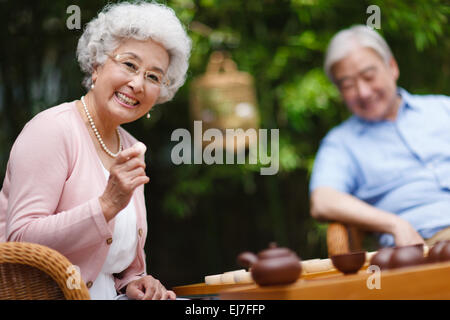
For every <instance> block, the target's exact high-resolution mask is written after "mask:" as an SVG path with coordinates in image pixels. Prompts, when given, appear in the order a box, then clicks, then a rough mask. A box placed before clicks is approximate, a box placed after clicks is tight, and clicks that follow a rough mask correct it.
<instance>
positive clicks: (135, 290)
mask: <svg viewBox="0 0 450 320" xmlns="http://www.w3.org/2000/svg"><path fill="white" fill-rule="evenodd" d="M126 294H127V296H128V298H130V299H135V300H169V299H170V300H175V299H176V297H177V296H176V294H175V292H173V291H170V290H167V289H166V288H165V287H164V286H163V285H162V284H161V282H159V280H157V279H155V278H153V277H152V276H150V275H148V276H145V277H142V278H140V279H137V280H134V281H131V282H130V283H129V284H128V285H127V290H126Z"/></svg>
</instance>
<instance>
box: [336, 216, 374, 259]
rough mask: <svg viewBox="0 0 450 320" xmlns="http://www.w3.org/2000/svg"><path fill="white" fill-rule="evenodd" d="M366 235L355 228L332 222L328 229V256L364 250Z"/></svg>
mask: <svg viewBox="0 0 450 320" xmlns="http://www.w3.org/2000/svg"><path fill="white" fill-rule="evenodd" d="M365 235H366V233H365V232H364V231H362V230H361V229H358V228H356V227H355V226H348V225H345V224H342V223H339V222H332V223H330V224H329V225H328V228H327V248H328V256H329V257H331V256H332V255H336V254H343V253H348V252H353V251H359V250H362V247H363V245H362V244H363V239H364V237H365Z"/></svg>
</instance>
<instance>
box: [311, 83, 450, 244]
mask: <svg viewBox="0 0 450 320" xmlns="http://www.w3.org/2000/svg"><path fill="white" fill-rule="evenodd" d="M398 92H399V94H400V96H401V97H402V103H401V106H400V108H399V111H398V114H397V119H396V120H395V121H379V122H368V121H365V120H363V119H361V118H359V117H357V116H355V115H354V116H352V117H350V118H349V119H348V120H346V121H345V122H343V123H342V124H340V125H339V126H337V127H335V128H333V129H332V130H331V131H330V132H329V133H328V134H327V135H326V137H325V138H324V139H323V140H322V142H321V145H320V148H319V151H318V153H317V155H316V159H315V162H314V168H313V172H312V176H311V180H310V186H309V187H310V192H312V191H313V190H314V189H315V188H317V187H320V186H328V187H332V188H334V189H336V190H339V191H342V192H346V193H349V194H351V195H353V196H355V197H357V198H359V199H361V200H363V201H365V202H367V203H369V204H371V205H373V206H375V207H377V208H380V209H382V210H385V211H388V212H391V213H395V214H397V215H399V216H401V217H402V218H404V219H406V220H407V221H409V222H410V223H411V224H412V226H413V227H414V228H415V229H416V230H417V231H418V232H419V233H420V235H421V236H422V237H423V238H424V239H428V238H430V237H432V236H433V235H434V234H435V233H436V232H437V231H439V230H441V229H443V228H445V227H448V226H450V97H447V96H443V95H423V96H419V95H411V94H409V93H408V92H407V91H405V90H403V89H399V90H398ZM379 241H380V244H381V245H382V246H393V245H394V238H393V236H392V235H391V234H382V235H381V236H380V239H379Z"/></svg>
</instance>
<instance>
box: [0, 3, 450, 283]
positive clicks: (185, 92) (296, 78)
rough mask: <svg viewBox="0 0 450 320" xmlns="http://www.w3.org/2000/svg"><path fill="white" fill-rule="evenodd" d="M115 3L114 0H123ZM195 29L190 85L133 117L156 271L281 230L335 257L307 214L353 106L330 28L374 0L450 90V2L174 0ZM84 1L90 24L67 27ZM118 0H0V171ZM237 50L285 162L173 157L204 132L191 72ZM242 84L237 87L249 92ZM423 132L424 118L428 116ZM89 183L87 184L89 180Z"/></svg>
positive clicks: (193, 267) (205, 264) (76, 77)
mask: <svg viewBox="0 0 450 320" xmlns="http://www.w3.org/2000/svg"><path fill="white" fill-rule="evenodd" d="M113 2H115V1H113ZM163 3H165V4H167V5H169V6H170V7H172V8H173V9H174V10H175V12H176V13H177V15H178V17H179V18H180V20H181V21H182V22H183V23H184V24H185V25H186V28H187V31H188V33H189V35H190V37H191V38H192V41H193V51H192V56H191V60H190V68H189V71H188V76H187V81H186V84H185V85H184V86H183V87H182V88H181V89H180V90H179V91H178V93H177V95H176V96H175V98H174V99H173V100H172V101H170V102H168V103H166V104H163V105H158V106H156V107H155V108H154V109H153V111H152V113H151V114H152V116H151V119H145V118H144V119H140V120H138V121H136V122H134V123H131V124H127V125H124V128H125V129H127V130H128V131H129V132H130V133H131V134H133V135H134V136H135V137H136V138H137V139H139V140H141V141H142V142H144V143H145V144H146V145H147V148H148V151H147V155H146V161H147V165H148V166H147V168H148V170H147V171H148V174H149V176H150V178H151V181H150V183H149V184H148V185H147V187H146V200H147V209H148V213H147V214H148V223H149V232H148V239H147V244H146V253H147V263H148V267H147V269H148V270H147V271H148V272H149V273H150V274H152V275H153V276H155V277H157V278H159V279H160V280H161V282H162V283H163V284H165V285H166V286H167V287H172V286H176V285H182V284H189V283H195V282H202V281H203V277H204V276H205V275H210V274H217V273H223V272H225V271H230V270H236V269H239V268H240V266H238V265H237V264H236V262H235V261H236V256H237V255H238V254H239V253H240V252H242V251H244V250H250V251H254V252H256V251H260V250H262V249H264V248H266V247H267V246H268V244H269V242H271V241H275V242H277V244H278V245H279V246H285V247H289V248H290V249H292V250H294V251H296V252H297V254H298V255H299V256H300V257H301V258H302V259H312V258H325V257H326V256H327V248H326V238H325V236H326V226H327V225H326V224H325V223H319V222H317V221H315V220H313V219H312V218H311V217H310V215H309V203H308V182H309V174H310V170H311V168H312V164H313V161H314V156H315V152H316V151H317V148H318V145H319V143H320V140H321V139H322V138H323V137H324V135H325V134H326V132H327V131H328V130H329V129H330V128H332V127H333V126H335V125H337V124H339V123H340V122H341V121H343V120H345V119H346V118H347V117H348V116H349V113H348V112H347V110H346V108H345V106H344V105H343V104H342V102H341V100H340V98H339V95H338V92H337V91H336V89H335V88H334V87H333V86H332V84H331V83H330V82H329V81H328V80H327V78H326V76H325V74H324V72H323V69H322V62H323V58H324V51H325V49H326V46H327V43H328V41H329V39H330V38H331V37H332V35H333V34H334V33H336V32H337V31H339V30H340V29H342V28H346V27H349V26H350V25H353V24H365V23H366V22H367V20H368V18H369V17H370V15H371V14H368V13H366V10H367V7H368V6H369V5H377V6H379V8H380V10H381V11H380V13H381V17H380V18H381V19H380V23H381V25H380V26H381V29H379V30H378V31H379V32H380V33H381V34H382V35H383V36H384V37H385V38H386V40H387V41H388V43H389V44H390V46H391V49H392V51H393V53H394V56H395V57H396V58H397V61H398V63H399V66H400V79H399V85H400V86H401V87H403V88H405V89H407V90H409V91H411V92H413V93H426V94H428V93H430V94H431V93H436V94H446V95H450V81H449V79H450V59H449V56H450V27H449V25H450V24H449V21H448V20H449V18H450V4H449V2H448V0H395V1H394V0H387V1H378V0H370V1H361V0H358V1H341V0H173V1H164V2H163ZM73 4H75V5H77V6H79V8H80V10H81V11H80V12H81V28H80V29H69V28H68V27H67V25H66V22H67V19H68V18H69V17H70V15H71V13H67V12H66V10H67V8H68V7H69V6H70V5H73ZM105 4H107V2H106V1H100V0H89V1H74V0H59V1H52V0H40V1H32V0H20V1H10V0H7V1H6V0H0V12H1V15H2V19H1V20H0V43H1V49H0V126H1V130H0V179H1V181H3V179H4V175H5V169H6V164H7V161H8V158H9V152H10V150H11V146H12V144H13V143H14V141H15V139H16V137H17V136H18V134H19V133H20V131H21V130H22V128H23V126H24V125H25V123H26V122H27V121H29V120H30V119H31V118H32V117H33V116H35V115H36V114H37V113H39V112H40V111H42V110H44V109H47V108H49V107H51V106H55V105H58V104H60V103H62V102H66V101H73V100H76V99H79V98H80V97H81V95H83V94H84V93H85V91H84V89H83V87H82V86H81V80H82V76H83V75H82V73H81V71H80V69H79V67H78V64H77V61H76V46H77V41H78V38H79V37H80V36H81V34H82V28H83V27H84V25H85V24H86V23H87V22H89V21H90V20H91V19H92V18H93V17H95V16H96V15H97V13H98V12H99V11H100V10H101V9H102V8H103V6H104V5H105ZM215 51H223V52H227V53H228V55H229V57H230V59H232V60H233V61H234V62H235V63H236V66H237V68H238V69H239V70H240V71H242V72H245V73H248V74H249V75H250V76H251V77H252V78H253V83H252V86H253V89H254V92H255V96H256V107H257V113H258V115H259V118H258V121H259V127H260V128H264V129H279V135H280V141H279V153H280V158H279V160H280V163H279V165H280V167H279V171H278V173H277V174H276V175H267V176H264V175H260V171H259V166H258V165H256V166H251V165H248V164H240V165H238V164H235V165H206V164H202V165H193V164H191V165H187V164H181V165H175V164H173V163H172V161H171V151H172V148H173V146H174V145H175V144H176V143H175V142H172V141H171V134H172V132H173V131H174V130H175V129H177V128H186V129H188V130H190V131H191V132H192V126H193V119H192V117H191V115H192V110H193V108H194V106H193V103H192V101H191V99H190V97H191V95H192V90H193V87H192V84H193V83H194V80H195V79H198V78H199V77H201V76H202V75H203V74H204V73H205V71H206V67H207V62H208V60H209V58H210V55H211V54H212V53H213V52H215ZM237 93H239V92H237ZM418 130H420V128H418ZM86 188H89V186H86Z"/></svg>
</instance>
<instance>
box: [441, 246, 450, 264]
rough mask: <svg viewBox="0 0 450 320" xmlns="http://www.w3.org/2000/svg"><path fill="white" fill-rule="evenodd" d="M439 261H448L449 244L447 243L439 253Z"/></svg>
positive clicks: (449, 253)
mask: <svg viewBox="0 0 450 320" xmlns="http://www.w3.org/2000/svg"><path fill="white" fill-rule="evenodd" d="M439 261H442V262H443V261H450V242H447V243H446V244H445V245H444V246H443V247H442V250H441V252H439Z"/></svg>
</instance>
